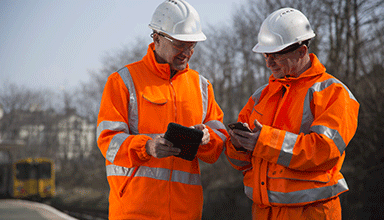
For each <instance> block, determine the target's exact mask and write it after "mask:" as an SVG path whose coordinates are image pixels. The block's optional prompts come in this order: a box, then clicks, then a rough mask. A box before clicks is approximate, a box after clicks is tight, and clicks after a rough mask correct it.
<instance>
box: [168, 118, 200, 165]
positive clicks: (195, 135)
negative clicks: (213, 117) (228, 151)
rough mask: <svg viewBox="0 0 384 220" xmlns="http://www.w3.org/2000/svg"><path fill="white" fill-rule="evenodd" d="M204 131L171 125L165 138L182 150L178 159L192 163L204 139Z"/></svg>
mask: <svg viewBox="0 0 384 220" xmlns="http://www.w3.org/2000/svg"><path fill="white" fill-rule="evenodd" d="M203 136H204V133H203V131H200V130H197V129H194V128H189V127H185V126H182V125H180V124H176V123H172V122H171V123H169V124H168V128H167V131H166V132H165V134H164V138H165V139H167V140H168V141H170V142H172V144H173V146H174V147H177V148H180V149H181V152H180V154H179V155H177V156H176V157H180V158H182V159H185V160H189V161H192V160H193V159H194V158H195V156H196V154H197V150H198V148H199V146H200V143H201V140H202V139H203Z"/></svg>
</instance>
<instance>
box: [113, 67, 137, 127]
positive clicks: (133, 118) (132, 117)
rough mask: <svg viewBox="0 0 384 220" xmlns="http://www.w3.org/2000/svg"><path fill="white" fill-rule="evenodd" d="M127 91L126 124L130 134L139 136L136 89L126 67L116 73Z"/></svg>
mask: <svg viewBox="0 0 384 220" xmlns="http://www.w3.org/2000/svg"><path fill="white" fill-rule="evenodd" d="M117 73H118V74H119V75H120V77H121V79H122V80H123V82H124V84H125V86H126V87H127V89H128V91H129V109H128V122H129V129H130V131H131V132H130V133H131V134H139V114H138V107H137V100H136V89H135V84H134V83H133V80H132V77H131V74H130V73H129V70H128V68H127V67H124V68H122V69H120V70H119V71H117Z"/></svg>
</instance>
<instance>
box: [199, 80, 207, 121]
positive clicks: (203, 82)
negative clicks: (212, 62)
mask: <svg viewBox="0 0 384 220" xmlns="http://www.w3.org/2000/svg"><path fill="white" fill-rule="evenodd" d="M199 78H200V80H199V81H200V92H201V100H202V101H203V117H202V120H201V124H203V123H204V121H205V117H206V116H207V111H208V85H209V83H208V80H207V79H206V78H204V76H202V75H199Z"/></svg>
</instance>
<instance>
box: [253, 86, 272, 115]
mask: <svg viewBox="0 0 384 220" xmlns="http://www.w3.org/2000/svg"><path fill="white" fill-rule="evenodd" d="M267 86H268V84H265V85H263V86H261V87H260V88H258V89H257V90H256V91H255V92H254V93H253V94H252V100H253V101H254V102H255V105H257V104H258V103H259V100H260V96H261V92H262V91H263V90H264V89H265V87H267ZM252 111H253V109H252Z"/></svg>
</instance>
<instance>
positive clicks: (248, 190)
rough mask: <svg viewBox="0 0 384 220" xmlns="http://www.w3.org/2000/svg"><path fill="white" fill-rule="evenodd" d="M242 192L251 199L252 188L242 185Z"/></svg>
mask: <svg viewBox="0 0 384 220" xmlns="http://www.w3.org/2000/svg"><path fill="white" fill-rule="evenodd" d="M244 193H245V195H246V196H247V197H248V198H250V199H251V200H252V201H253V188H252V187H249V186H246V185H244Z"/></svg>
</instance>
